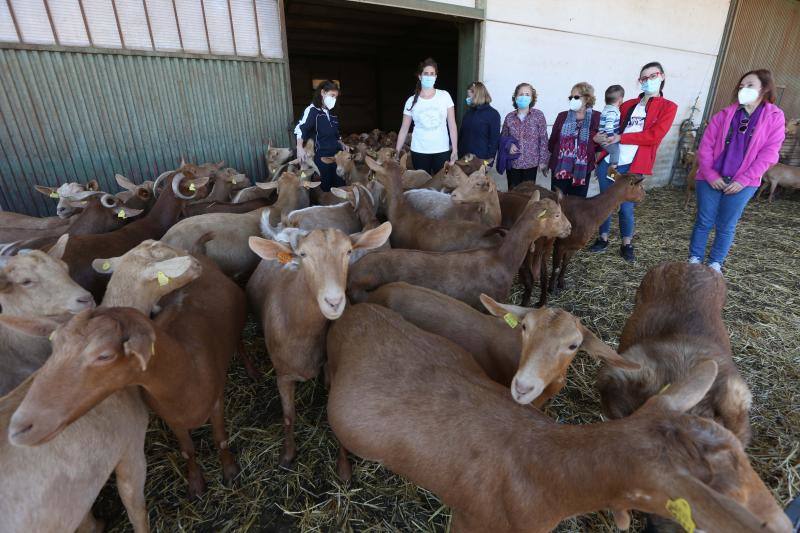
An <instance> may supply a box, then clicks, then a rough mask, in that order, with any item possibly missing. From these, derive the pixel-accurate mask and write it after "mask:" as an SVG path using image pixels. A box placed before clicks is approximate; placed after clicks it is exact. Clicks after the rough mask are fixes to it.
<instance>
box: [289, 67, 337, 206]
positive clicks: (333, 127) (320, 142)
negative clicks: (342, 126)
mask: <svg viewBox="0 0 800 533" xmlns="http://www.w3.org/2000/svg"><path fill="white" fill-rule="evenodd" d="M338 96H339V86H338V85H336V83H335V82H333V81H331V80H325V81H323V82H321V83H320V84H319V85H317V88H316V90H315V91H314V98H313V99H312V101H311V105H309V106H308V107H307V108H306V110H305V111H303V116H302V118H301V119H300V122H298V123H297V127H295V129H294V134H295V136H296V137H297V157H298V158H299V159H300V161H305V159H306V158H307V157H308V154H306V151H305V149H303V145H304V144H305V142H306V141H308V140H309V139H314V163H315V164H316V165H317V168H318V169H319V174H320V181H321V182H322V184H321V185H320V188H321V189H322V190H323V191H326V192H327V191H330V190H331V187H341V186H343V185H345V182H344V180H343V179H342V178H340V177H339V176H338V175H336V163H325V162H323V161H322V159H321V158H323V157H326V158H327V157H333V156H335V155H336V152H338V151H339V150H349V149H348V147H347V146H346V145H345V144H344V143H343V142H342V136H341V135H340V134H339V119H338V118H336V115H334V114H333V113H332V112H331V110H332V109H333V107H334V106H335V105H336V98H337V97H338Z"/></svg>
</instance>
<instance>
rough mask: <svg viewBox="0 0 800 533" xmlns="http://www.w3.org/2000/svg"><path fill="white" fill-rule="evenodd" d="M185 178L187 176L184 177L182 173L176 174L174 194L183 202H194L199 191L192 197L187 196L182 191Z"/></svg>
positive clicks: (173, 183) (173, 179)
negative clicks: (181, 187)
mask: <svg viewBox="0 0 800 533" xmlns="http://www.w3.org/2000/svg"><path fill="white" fill-rule="evenodd" d="M185 177H186V176H184V175H183V173H182V172H178V173H177V174H175V176H174V177H173V178H172V192H174V193H175V196H177V197H178V198H180V199H181V200H194V197H195V196H197V191H195V192H194V194H193V195H191V196H186V195H185V194H183V193H182V192H181V191H180V186H181V182H182V181H183V180H184V178H185Z"/></svg>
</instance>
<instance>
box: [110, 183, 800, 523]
mask: <svg viewBox="0 0 800 533" xmlns="http://www.w3.org/2000/svg"><path fill="white" fill-rule="evenodd" d="M682 198H683V193H682V191H677V190H668V189H661V190H655V191H651V192H649V193H648V197H647V199H646V201H645V203H644V204H643V205H641V206H640V207H638V208H637V223H638V225H637V232H638V235H637V238H636V241H635V243H636V246H637V256H638V259H639V260H638V263H637V264H636V265H634V266H631V265H627V264H625V263H624V262H622V260H621V259H620V258H619V257H618V255H617V248H616V246H615V245H618V242H614V240H613V239H612V246H610V247H609V251H608V252H606V253H605V254H603V255H600V256H596V255H592V254H589V253H585V252H583V253H580V254H579V255H578V256H576V259H575V261H574V262H573V264H572V265H571V268H570V271H569V272H568V276H567V280H568V286H567V289H566V290H565V291H564V292H563V293H562V294H561V295H560V296H559V297H557V298H556V299H554V300H552V302H551V303H552V305H555V306H561V307H564V308H565V309H567V310H569V311H571V312H572V313H574V314H576V315H577V316H579V317H581V318H583V320H584V321H585V323H586V324H587V325H588V326H589V327H591V328H592V329H593V330H594V331H596V332H598V333H599V335H600V336H601V337H602V338H603V339H604V340H605V341H607V342H610V343H616V341H617V336H618V335H619V333H620V332H621V330H622V327H623V324H624V323H625V320H626V318H627V317H628V315H629V314H630V312H631V310H632V308H633V303H632V302H633V296H634V293H635V291H636V288H637V287H638V285H639V281H640V280H641V279H642V276H643V275H644V274H645V272H647V270H648V269H649V268H650V267H652V266H653V265H655V264H657V263H659V262H662V261H669V260H681V259H683V258H684V257H685V256H686V250H687V243H688V238H689V234H690V231H691V225H692V222H693V216H694V215H693V212H686V211H684V210H683V209H682V207H681V206H682V203H683V202H682ZM799 226H800V211H798V202H797V198H796V197H795V198H791V199H782V200H780V201H777V202H776V203H774V204H773V205H771V206H769V205H768V204H767V203H766V202H764V201H761V202H755V203H752V204H751V205H750V206H749V207H748V208H747V211H746V212H745V215H744V217H743V219H742V221H741V223H740V225H739V231H738V235H737V238H736V244H735V246H734V248H733V250H732V252H731V256H730V258H729V260H728V264H727V270H726V277H727V279H728V290H729V296H728V303H727V305H726V307H725V316H724V318H725V322H726V324H727V326H728V328H729V330H730V332H731V341H732V344H733V351H734V357H735V359H736V362H737V364H738V366H739V368H740V369H741V372H742V374H743V375H744V377H745V380H746V381H747V383H748V384H749V385H750V387H751V388H752V390H753V400H754V401H753V409H752V415H751V420H752V425H753V442H752V444H751V446H750V448H749V449H748V453H749V455H750V457H751V460H752V462H753V464H754V466H755V468H756V470H757V471H758V472H759V474H760V475H761V477H762V478H763V479H764V481H765V482H766V483H767V485H768V486H769V487H770V488H771V489H772V490H773V491H774V493H775V495H776V497H777V498H778V499H779V501H780V502H782V503H783V504H785V503H787V502H788V500H789V499H791V498H792V497H794V496H796V495H797V494H798V492H800V298H799V297H798V294H800V231H798V229H797V228H798V227H799ZM614 227H615V228H616V222H615V224H614ZM578 280H579V282H578ZM520 292H521V289H520V287H518V286H517V287H515V289H514V292H513V294H512V300H513V301H514V302H515V303H518V300H519V298H520V296H521V294H520ZM245 339H246V343H247V345H248V348H249V349H250V350H251V352H252V353H254V354H255V353H257V354H258V364H259V366H260V367H261V368H262V369H263V370H264V371H265V372H266V375H265V377H264V378H263V379H262V380H261V381H260V382H259V383H254V382H253V381H251V380H250V379H249V378H248V377H247V375H246V374H245V372H244V369H243V367H242V366H241V363H240V362H239V361H238V360H236V361H235V362H234V364H233V368H232V370H231V374H230V379H229V383H228V389H227V406H226V407H227V417H228V418H227V421H228V427H229V429H230V431H231V437H230V440H231V443H232V446H233V447H234V450H235V452H236V453H237V457H238V461H239V465H240V466H241V469H242V473H241V474H240V476H239V478H238V479H237V483H236V486H235V487H234V488H230V489H229V488H225V487H224V486H223V485H222V484H221V479H222V476H221V472H220V467H219V461H218V459H217V456H216V453H215V451H214V448H213V443H212V439H211V432H210V429H209V427H208V426H207V427H205V428H204V429H202V430H199V431H195V432H194V434H193V435H194V441H195V445H196V446H197V452H198V459H199V461H200V463H201V465H202V466H203V468H204V469H205V472H206V479H207V481H208V491H207V492H206V494H205V495H204V496H203V498H201V499H200V500H199V501H197V502H188V501H187V499H186V482H185V480H184V478H183V469H184V461H183V459H182V458H181V457H180V453H179V452H178V447H177V443H176V441H175V439H174V438H173V436H172V435H171V433H170V432H169V430H168V429H167V428H166V426H165V425H164V424H162V423H161V422H160V421H154V422H153V423H152V424H151V428H150V430H149V432H148V437H147V456H148V477H147V487H146V495H147V504H148V508H149V510H150V521H151V525H152V526H153V527H154V531H164V532H174V531H198V532H212V531H213V532H227V531H248V530H249V531H262V532H288V531H359V532H361V531H445V530H446V529H447V528H448V526H449V511H448V509H447V508H445V507H443V506H442V504H441V503H440V502H439V501H438V500H437V498H436V497H435V496H434V495H433V494H431V493H429V492H427V491H425V490H423V489H421V488H418V487H416V486H414V485H412V484H411V483H408V482H406V481H404V480H403V479H401V478H400V477H398V476H395V475H393V474H391V473H390V472H388V471H387V470H385V469H384V468H382V467H380V466H379V465H377V464H375V463H371V462H365V461H360V460H356V461H355V469H354V482H353V484H352V485H351V486H350V487H349V488H347V487H343V486H341V485H340V484H339V482H338V478H337V476H336V473H335V470H334V468H335V466H334V465H335V458H336V447H335V444H334V442H333V440H332V438H331V433H330V430H329V428H328V426H327V422H326V418H325V400H326V395H325V390H324V387H323V386H322V384H321V382H319V381H318V382H314V383H307V384H304V385H301V386H299V387H298V391H297V414H298V419H297V424H296V433H297V443H298V456H297V457H298V459H297V462H296V464H295V465H294V467H293V468H292V470H283V469H280V468H279V467H278V466H277V463H278V456H279V454H280V447H281V441H282V434H283V430H282V425H281V407H280V400H279V398H278V391H277V387H276V384H275V375H274V373H273V372H272V369H271V367H270V365H269V363H268V362H267V360H266V358H265V353H264V343H263V339H262V338H261V335H260V333H259V331H258V328H257V326H256V324H255V323H254V322H252V321H251V322H250V323H249V324H248V326H247V330H246V332H245ZM596 370H597V365H596V364H595V363H593V362H591V361H589V360H588V358H587V357H585V356H584V355H581V356H579V357H578V358H577V359H576V360H575V363H574V364H573V367H572V369H571V370H570V374H569V382H568V384H567V386H566V388H565V389H564V390H563V391H562V392H561V393H560V394H559V395H558V396H556V397H555V399H554V400H553V401H552V402H551V403H550V404H549V406H548V407H547V413H548V414H549V415H550V416H552V417H554V418H557V419H558V420H559V421H560V422H563V423H570V424H578V423H588V422H596V421H598V420H600V415H599V398H598V395H597V393H596V391H595V388H594V382H595V375H596ZM499 453H502V452H501V451H500V452H499ZM476 490H480V487H476ZM95 512H96V514H97V516H99V517H102V518H105V519H106V520H108V526H109V530H111V531H129V530H130V529H131V528H130V525H129V523H128V521H127V517H126V516H125V514H124V509H123V507H122V505H121V503H120V501H119V498H118V496H117V494H116V489H115V488H113V486H112V485H111V484H110V485H109V486H107V487H106V488H105V489H104V491H103V492H102V494H101V496H100V498H99V500H98V503H97V505H96V507H95ZM640 527H641V526H640V524H639V523H638V522H634V529H633V530H637V529H640ZM614 530H615V528H614V526H613V521H612V520H611V518H610V516H609V515H607V514H605V513H598V514H595V515H591V516H587V517H580V518H576V519H571V520H568V521H565V522H564V523H562V524H561V526H560V527H559V529H558V531H614Z"/></svg>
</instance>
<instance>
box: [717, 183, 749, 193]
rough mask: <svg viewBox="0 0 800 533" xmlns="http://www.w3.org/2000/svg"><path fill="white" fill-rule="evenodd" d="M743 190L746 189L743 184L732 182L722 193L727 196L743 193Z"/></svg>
mask: <svg viewBox="0 0 800 533" xmlns="http://www.w3.org/2000/svg"><path fill="white" fill-rule="evenodd" d="M742 189H744V187H743V186H742V184H741V183H739V182H738V181H732V182H730V183H729V184H728V186H727V187H725V188H724V189H723V190H722V192H723V193H725V194H736V193H737V192H739V191H741V190H742Z"/></svg>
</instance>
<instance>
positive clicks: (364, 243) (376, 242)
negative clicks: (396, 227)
mask: <svg viewBox="0 0 800 533" xmlns="http://www.w3.org/2000/svg"><path fill="white" fill-rule="evenodd" d="M391 233H392V223H391V222H384V223H383V224H381V225H380V226H378V227H377V228H372V229H371V230H369V231H365V232H363V233H362V234H361V235H360V236H359V237H358V239H356V240H355V241H352V239H353V238H352V237H351V238H350V240H351V241H352V242H353V249H354V250H358V249H360V250H372V249H373V248H377V247H378V246H382V245H383V243H385V242H386V240H387V239H388V238H389V235H390V234H391Z"/></svg>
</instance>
